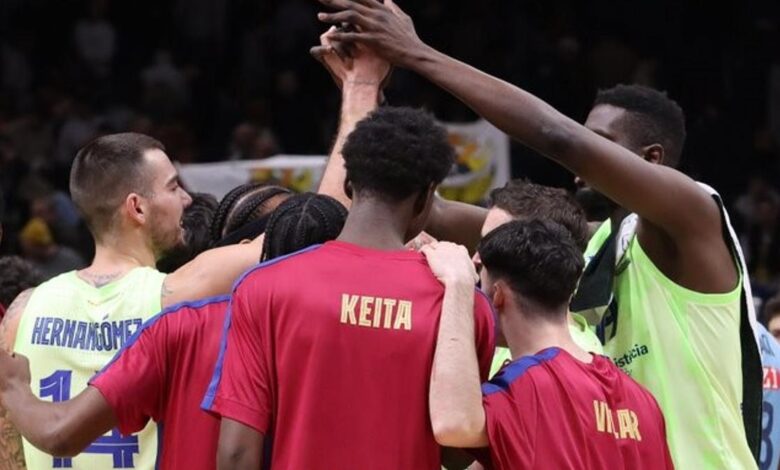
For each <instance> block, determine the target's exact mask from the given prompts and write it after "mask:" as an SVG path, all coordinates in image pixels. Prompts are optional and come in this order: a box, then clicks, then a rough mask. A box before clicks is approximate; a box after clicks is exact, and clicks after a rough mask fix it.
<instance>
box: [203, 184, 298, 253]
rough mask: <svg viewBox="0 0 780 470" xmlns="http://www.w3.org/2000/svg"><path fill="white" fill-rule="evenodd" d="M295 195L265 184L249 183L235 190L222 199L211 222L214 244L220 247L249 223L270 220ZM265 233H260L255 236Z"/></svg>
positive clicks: (278, 187)
mask: <svg viewBox="0 0 780 470" xmlns="http://www.w3.org/2000/svg"><path fill="white" fill-rule="evenodd" d="M291 194H292V191H290V190H289V189H287V188H284V187H282V186H277V185H272V184H266V183H248V184H242V185H241V186H237V187H235V188H233V189H232V190H231V191H230V192H229V193H227V194H226V195H225V197H223V198H222V201H220V203H219V207H217V211H216V213H215V214H214V220H213V221H212V223H211V245H212V246H216V245H221V244H223V243H221V242H222V241H223V239H225V238H226V237H228V236H229V235H230V234H231V233H233V232H236V231H237V230H239V229H241V228H242V227H246V225H247V224H249V223H251V222H253V221H257V220H259V219H262V218H264V217H268V216H269V215H270V214H271V212H273V210H274V209H276V207H277V206H278V205H279V203H281V202H282V201H283V200H285V199H287V198H288V197H289V196H290V195H291ZM260 233H262V230H260V232H259V233H257V234H256V235H255V236H259V235H260Z"/></svg>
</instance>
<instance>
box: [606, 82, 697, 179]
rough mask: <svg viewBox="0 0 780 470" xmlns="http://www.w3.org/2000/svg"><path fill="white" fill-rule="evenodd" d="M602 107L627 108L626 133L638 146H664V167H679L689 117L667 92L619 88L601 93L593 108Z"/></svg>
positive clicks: (620, 86)
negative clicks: (686, 120)
mask: <svg viewBox="0 0 780 470" xmlns="http://www.w3.org/2000/svg"><path fill="white" fill-rule="evenodd" d="M602 104H603V105H609V106H614V107H616V108H622V109H625V110H626V111H627V113H628V116H627V119H626V120H625V122H624V123H623V125H624V128H623V130H625V131H626V132H627V133H628V134H629V138H630V139H631V140H632V141H633V142H634V144H635V145H637V146H645V145H650V144H661V145H663V147H664V154H665V157H664V164H665V165H667V166H670V167H676V166H677V164H678V163H679V162H680V156H681V155H682V150H683V146H684V145H685V114H684V113H683V110H682V108H680V106H679V105H678V104H677V103H676V102H675V101H674V100H672V99H671V98H669V96H668V95H667V94H666V92H662V91H658V90H654V89H652V88H648V87H646V86H642V85H617V86H615V87H613V88H610V89H608V90H599V92H598V94H597V95H596V101H595V102H594V104H593V106H594V107H596V106H598V105H602Z"/></svg>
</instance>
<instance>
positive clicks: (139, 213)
mask: <svg viewBox="0 0 780 470" xmlns="http://www.w3.org/2000/svg"><path fill="white" fill-rule="evenodd" d="M123 209H124V211H125V213H126V214H127V216H128V217H129V218H130V220H133V221H134V222H135V223H137V224H139V225H143V224H144V223H146V221H147V217H148V213H147V207H146V201H145V200H144V198H143V197H142V196H141V195H139V194H138V193H130V194H128V195H127V197H126V198H125V203H124V206H123Z"/></svg>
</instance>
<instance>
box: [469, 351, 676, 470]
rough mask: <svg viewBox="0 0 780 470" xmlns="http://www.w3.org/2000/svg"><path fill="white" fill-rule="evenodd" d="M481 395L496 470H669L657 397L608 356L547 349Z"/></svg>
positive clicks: (510, 368)
mask: <svg viewBox="0 0 780 470" xmlns="http://www.w3.org/2000/svg"><path fill="white" fill-rule="evenodd" d="M482 391H483V394H484V404H485V413H486V416H487V427H488V436H489V441H490V454H491V459H492V464H493V466H494V467H495V468H499V469H511V468H524V469H533V468H538V469H545V470H555V469H561V470H564V469H571V468H588V469H593V470H596V469H605V470H606V469H632V470H641V469H669V468H673V466H672V463H671V458H670V456H669V451H668V448H667V445H666V433H665V429H664V420H663V416H662V414H661V411H660V409H659V407H658V404H657V403H656V401H655V399H654V398H653V397H652V395H650V393H649V392H648V391H647V390H645V389H644V388H642V386H641V385H639V384H637V383H636V382H635V381H634V380H632V379H631V378H630V377H628V376H627V375H626V374H625V373H623V372H621V371H620V370H619V369H618V368H617V367H616V366H615V365H614V364H612V362H611V361H610V360H609V359H608V358H606V357H603V356H597V355H594V356H593V361H592V362H591V363H589V364H586V363H583V362H581V361H579V360H577V359H575V358H574V357H572V356H571V355H570V354H569V353H567V352H566V351H564V350H562V349H559V348H549V349H545V350H543V351H541V352H539V353H538V354H536V355H534V356H526V357H523V358H520V359H518V360H516V361H515V362H513V363H512V364H510V365H508V366H507V367H505V368H504V369H503V370H502V371H501V372H500V373H499V375H497V376H496V377H495V378H494V379H493V380H491V381H490V382H489V383H487V384H485V385H483V388H482Z"/></svg>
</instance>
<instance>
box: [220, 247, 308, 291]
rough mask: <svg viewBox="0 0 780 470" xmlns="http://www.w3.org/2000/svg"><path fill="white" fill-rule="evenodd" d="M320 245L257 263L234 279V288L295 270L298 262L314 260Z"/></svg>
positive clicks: (263, 281)
mask: <svg viewBox="0 0 780 470" xmlns="http://www.w3.org/2000/svg"><path fill="white" fill-rule="evenodd" d="M322 246H323V245H312V246H310V247H307V248H304V249H302V250H299V251H296V252H293V253H290V254H287V255H284V256H280V257H278V258H274V259H272V260H268V261H264V262H262V263H260V264H257V265H256V266H254V267H252V268H250V269H249V270H248V271H246V272H245V273H244V274H242V275H241V276H240V277H239V278H238V280H236V282H235V284H234V288H238V287H240V286H243V285H246V284H250V285H252V284H254V283H258V282H262V283H265V282H266V278H267V277H268V276H276V275H277V274H278V273H279V272H280V271H286V270H297V269H298V267H299V266H300V263H311V262H312V261H314V260H315V259H316V258H317V257H318V256H319V255H320V254H321V253H322V252H321V248H322Z"/></svg>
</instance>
